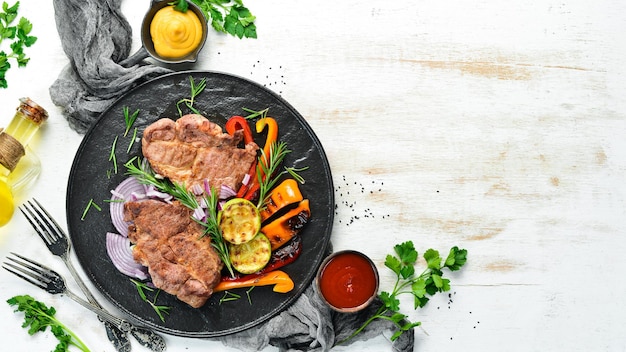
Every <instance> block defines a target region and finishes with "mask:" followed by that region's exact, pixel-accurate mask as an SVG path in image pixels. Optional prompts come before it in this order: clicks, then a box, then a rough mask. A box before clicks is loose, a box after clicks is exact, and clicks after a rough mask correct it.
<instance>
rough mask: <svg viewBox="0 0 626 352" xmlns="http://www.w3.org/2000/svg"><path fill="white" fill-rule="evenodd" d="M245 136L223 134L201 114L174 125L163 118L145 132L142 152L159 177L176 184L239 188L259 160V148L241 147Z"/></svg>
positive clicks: (187, 116)
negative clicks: (253, 164)
mask: <svg viewBox="0 0 626 352" xmlns="http://www.w3.org/2000/svg"><path fill="white" fill-rule="evenodd" d="M242 137H243V134H242V133H241V131H238V132H237V133H236V134H235V135H234V136H231V135H229V134H227V133H223V132H222V128H221V127H220V126H218V125H217V124H215V123H213V122H211V121H209V120H207V119H206V118H205V117H204V116H201V115H195V114H190V115H185V116H183V117H181V118H180V119H178V120H177V121H176V122H174V121H173V120H171V119H167V118H164V119H160V120H157V121H156V122H154V123H152V124H151V125H150V126H148V127H147V128H146V129H145V131H144V132H143V138H142V140H141V143H142V152H143V155H144V157H145V158H146V159H148V161H149V162H150V165H151V166H152V168H153V169H154V171H156V172H157V173H158V174H160V175H162V176H165V177H167V178H169V179H170V180H171V181H173V182H177V183H179V184H185V186H186V187H187V189H191V187H193V185H195V184H199V185H201V186H202V185H203V184H204V181H205V180H207V181H208V182H209V185H210V186H211V187H216V188H218V189H219V187H220V186H221V185H226V186H228V187H230V188H232V189H234V190H237V189H239V187H240V186H241V182H242V180H243V177H244V175H245V174H246V173H247V172H248V170H249V169H250V166H251V165H252V163H253V162H254V161H255V159H256V157H257V151H258V149H259V147H258V146H257V145H256V144H255V143H254V142H252V143H248V144H247V145H245V147H244V148H238V147H237V146H238V144H239V143H240V142H241V140H242Z"/></svg>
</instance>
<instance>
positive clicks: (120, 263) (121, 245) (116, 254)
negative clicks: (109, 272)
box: [106, 232, 149, 280]
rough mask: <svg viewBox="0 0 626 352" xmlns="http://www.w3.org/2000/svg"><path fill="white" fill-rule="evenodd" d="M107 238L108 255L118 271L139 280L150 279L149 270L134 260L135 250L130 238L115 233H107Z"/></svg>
mask: <svg viewBox="0 0 626 352" xmlns="http://www.w3.org/2000/svg"><path fill="white" fill-rule="evenodd" d="M106 236H107V237H106V247H107V254H108V255H109V258H111V262H113V265H114V266H115V267H116V268H117V270H119V271H120V272H121V273H122V274H124V275H128V276H130V277H133V278H136V279H139V280H146V279H148V277H149V275H148V268H146V267H145V266H143V265H141V264H139V263H137V262H136V261H135V259H134V258H133V250H132V249H131V247H130V240H129V239H128V237H124V236H121V235H118V234H116V233H113V232H107V234H106Z"/></svg>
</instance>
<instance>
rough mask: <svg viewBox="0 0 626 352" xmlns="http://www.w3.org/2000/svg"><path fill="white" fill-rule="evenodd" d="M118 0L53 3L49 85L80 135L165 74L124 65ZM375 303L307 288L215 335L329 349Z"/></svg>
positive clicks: (370, 331)
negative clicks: (332, 300) (57, 52)
mask: <svg viewBox="0 0 626 352" xmlns="http://www.w3.org/2000/svg"><path fill="white" fill-rule="evenodd" d="M120 5H121V0H54V8H55V19H56V23H57V30H58V32H59V36H60V38H61V42H62V45H63V49H64V51H65V53H66V55H67V56H68V58H69V60H70V64H69V65H68V66H67V67H66V68H65V69H64V70H63V71H62V72H61V73H60V75H59V77H58V79H57V80H56V81H55V82H54V84H53V85H52V86H51V87H50V96H51V98H52V101H53V102H54V104H56V105H58V106H60V107H62V108H63V109H64V114H65V117H66V118H67V120H68V122H69V125H70V126H71V127H72V128H73V129H74V130H76V131H77V132H78V133H85V132H86V131H87V129H88V128H89V127H90V126H91V125H92V124H93V123H94V122H95V121H96V119H97V118H98V116H99V115H100V113H101V112H102V111H104V110H105V109H106V108H107V107H108V106H109V105H110V104H111V103H113V102H114V101H115V100H116V99H117V98H119V97H120V96H121V95H123V94H124V93H126V92H127V91H129V90H130V89H132V88H133V87H135V86H136V85H138V84H140V83H142V82H144V81H146V80H148V79H151V78H154V77H157V76H159V75H162V74H165V73H168V72H171V71H170V70H168V69H165V68H162V67H159V66H156V65H152V64H148V63H141V64H139V65H135V66H132V67H129V68H124V67H122V66H121V65H119V64H118V63H119V62H120V61H122V60H123V59H125V58H127V57H128V54H129V51H130V47H131V43H130V41H131V38H132V35H131V27H130V25H129V23H128V22H127V21H126V19H125V17H124V15H123V14H122V13H121V10H120ZM380 304H381V302H380V301H379V300H376V301H375V302H374V303H373V304H372V305H371V306H370V307H368V308H367V309H365V310H363V311H361V312H359V313H354V314H342V313H337V312H335V311H333V310H331V309H330V308H329V307H328V306H326V305H325V304H324V303H323V302H322V300H321V298H320V297H319V295H318V294H317V292H316V288H315V285H310V286H309V287H308V288H307V289H306V291H305V292H304V294H303V295H302V296H301V297H300V298H299V299H298V300H296V302H295V303H294V304H293V305H291V306H290V307H289V308H287V309H286V310H285V311H283V312H282V313H280V314H279V315H277V316H276V317H274V318H272V319H270V320H269V321H267V322H265V323H263V324H261V325H259V326H256V327H254V328H251V329H248V330H246V331H243V332H240V333H236V334H232V335H228V336H224V337H220V338H217V339H218V340H220V341H222V342H223V343H224V344H225V345H227V346H231V347H234V348H238V349H240V350H244V351H257V350H260V349H263V348H265V347H267V346H270V345H271V346H276V347H278V348H279V349H280V350H281V351H327V350H329V349H331V348H332V347H333V346H334V345H335V344H336V343H337V342H339V341H342V340H344V339H345V338H346V337H348V336H350V335H351V334H352V332H354V331H355V330H356V329H357V328H358V327H360V326H361V324H363V322H364V321H365V320H367V318H369V317H370V316H371V315H372V314H373V313H374V312H375V311H376V309H378V307H379V306H380ZM393 329H394V325H393V324H392V323H391V322H389V321H387V320H380V319H379V320H377V321H374V322H373V323H371V324H370V325H369V326H368V328H367V329H365V330H364V331H363V332H361V333H360V334H359V335H358V336H357V337H356V338H354V339H352V340H350V341H349V342H348V343H352V342H354V341H357V340H366V339H370V338H372V337H374V336H378V335H380V334H381V333H383V332H385V331H390V330H393ZM413 345H414V334H413V332H412V331H411V332H409V333H404V334H402V335H401V337H400V338H399V339H398V340H396V341H394V342H393V343H392V344H391V348H392V350H393V351H398V352H408V351H413Z"/></svg>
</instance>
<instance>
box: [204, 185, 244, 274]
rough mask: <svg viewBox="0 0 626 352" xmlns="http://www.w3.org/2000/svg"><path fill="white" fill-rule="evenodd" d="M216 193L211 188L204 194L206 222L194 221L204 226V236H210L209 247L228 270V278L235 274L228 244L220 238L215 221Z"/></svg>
mask: <svg viewBox="0 0 626 352" xmlns="http://www.w3.org/2000/svg"><path fill="white" fill-rule="evenodd" d="M218 198H219V197H218V191H217V190H216V189H214V188H211V191H210V192H209V194H208V195H207V194H206V192H205V195H204V202H205V203H206V206H207V210H206V221H201V220H196V222H198V223H199V224H200V225H202V226H204V228H205V231H204V234H205V235H207V234H208V235H209V236H211V245H212V246H213V248H215V250H216V251H217V254H218V255H219V256H220V259H222V262H223V263H224V266H225V267H226V269H227V270H228V273H229V274H230V276H235V272H234V270H233V265H232V263H231V261H230V254H229V253H228V244H227V243H226V240H224V237H222V231H221V230H220V227H219V224H218V221H217V202H218V200H219V199H218Z"/></svg>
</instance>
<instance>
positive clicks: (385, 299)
mask: <svg viewBox="0 0 626 352" xmlns="http://www.w3.org/2000/svg"><path fill="white" fill-rule="evenodd" d="M393 249H394V252H395V255H393V254H389V255H387V257H386V258H385V266H386V267H388V268H389V269H391V271H393V272H394V273H395V274H396V276H397V277H396V283H395V285H394V286H393V291H391V292H387V291H381V292H380V294H379V295H378V298H379V299H380V301H381V302H382V305H381V306H380V308H378V310H377V311H376V313H374V315H372V317H370V318H369V319H367V320H366V321H365V323H363V325H361V327H359V328H358V329H357V330H356V331H355V332H354V333H352V335H350V336H349V337H348V338H346V339H345V340H343V341H341V342H339V344H342V343H344V342H345V341H348V340H350V339H351V338H353V337H354V336H356V335H358V334H359V333H360V332H361V331H363V329H365V327H366V326H367V325H369V324H370V323H371V322H372V321H374V320H376V319H385V320H389V321H391V322H393V323H394V324H395V325H396V327H397V328H398V330H397V331H396V332H395V333H394V334H393V336H392V337H391V340H392V341H394V340H396V339H397V338H398V337H400V335H402V333H404V332H405V331H409V330H411V329H413V328H414V327H416V326H419V325H420V324H421V323H420V322H410V321H408V320H407V316H406V315H404V314H402V313H401V312H400V300H399V299H398V296H400V295H402V294H411V295H412V296H413V298H414V304H413V309H417V308H422V307H424V306H425V305H426V303H428V301H429V299H430V298H429V297H428V296H432V295H434V294H436V293H438V292H445V291H449V290H450V280H449V279H448V278H446V277H444V276H443V275H444V273H443V269H444V268H448V270H450V271H455V270H459V269H460V268H461V267H462V266H463V265H464V264H465V262H466V261H467V250H465V249H459V248H458V247H456V246H455V247H452V248H451V249H450V253H449V254H448V256H447V257H446V260H445V261H444V262H443V264H442V258H441V256H440V255H439V252H438V251H437V250H434V249H432V248H431V249H428V250H427V251H426V252H424V255H423V257H424V260H425V261H426V269H424V271H422V273H421V274H419V275H416V272H415V265H416V263H417V258H418V252H417V251H416V250H415V246H414V245H413V242H412V241H407V242H404V243H400V244H397V245H395V246H394V247H393Z"/></svg>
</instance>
